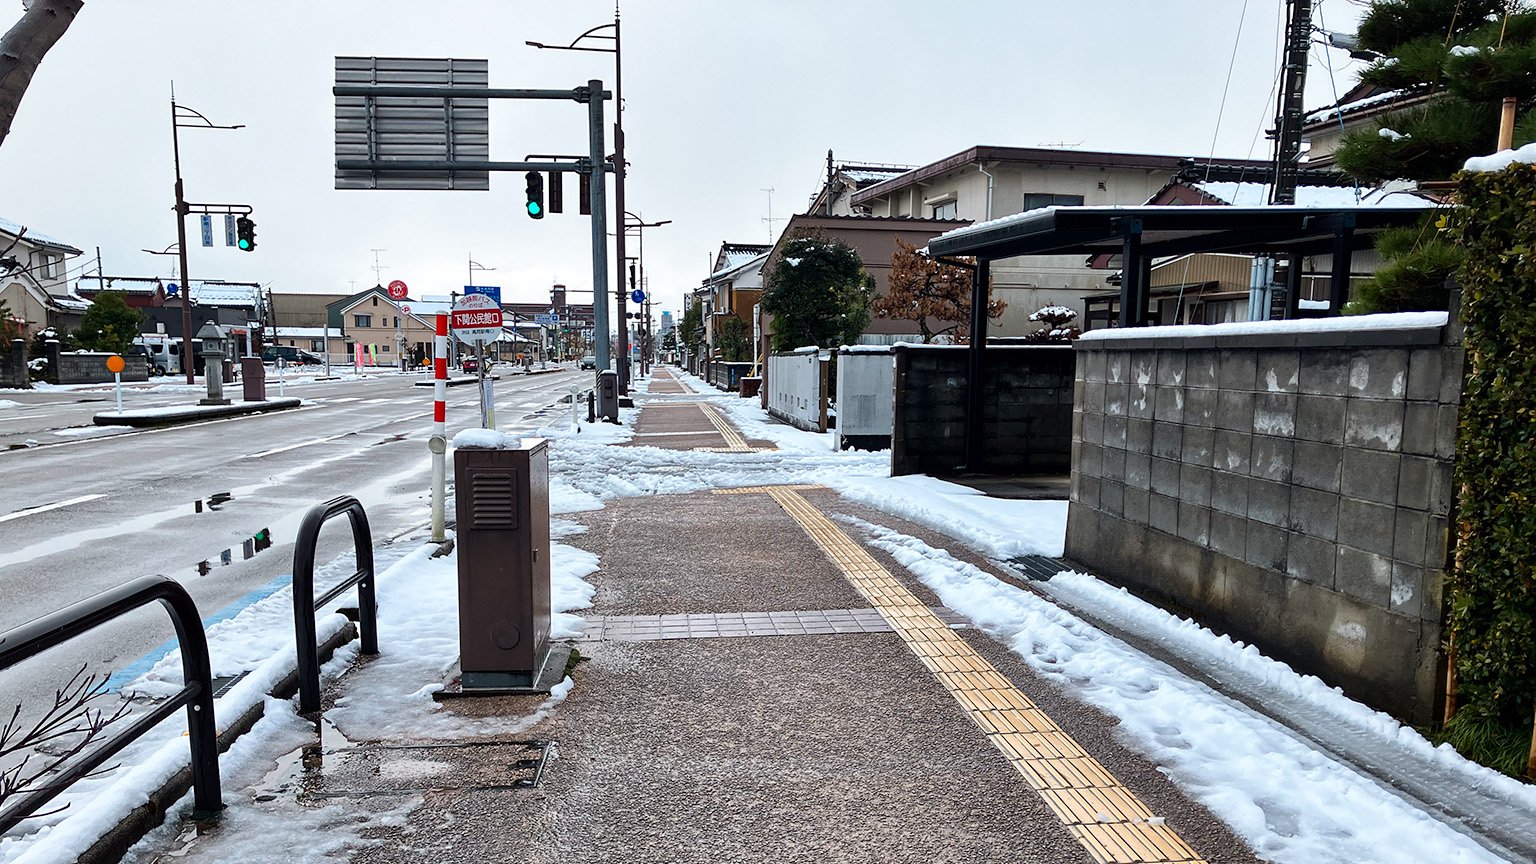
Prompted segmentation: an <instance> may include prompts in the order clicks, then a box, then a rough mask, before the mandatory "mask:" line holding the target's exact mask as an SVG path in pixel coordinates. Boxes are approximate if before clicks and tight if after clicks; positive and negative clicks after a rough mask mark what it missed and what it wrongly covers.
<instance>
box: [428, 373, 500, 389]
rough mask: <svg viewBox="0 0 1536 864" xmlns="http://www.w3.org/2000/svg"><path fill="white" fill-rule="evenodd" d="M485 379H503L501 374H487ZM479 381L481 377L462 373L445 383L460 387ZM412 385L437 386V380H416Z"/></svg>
mask: <svg viewBox="0 0 1536 864" xmlns="http://www.w3.org/2000/svg"><path fill="white" fill-rule="evenodd" d="M485 380H487V381H500V380H501V376H500V375H487V376H485ZM479 382H480V379H479V378H475V377H472V376H465V375H461V376H459V377H458V378H449V379H448V380H447V381H446V382H444V383H446V384H447V385H448V386H449V387H458V386H460V385H462V384H478V383H479ZM411 386H412V387H435V386H437V380H436V379H433V380H430V381H416V382H413V383H412V384H411Z"/></svg>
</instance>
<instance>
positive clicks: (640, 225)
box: [619, 211, 672, 375]
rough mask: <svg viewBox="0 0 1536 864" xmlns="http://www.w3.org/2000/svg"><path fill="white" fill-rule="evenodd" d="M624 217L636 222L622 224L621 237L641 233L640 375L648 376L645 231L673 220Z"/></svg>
mask: <svg viewBox="0 0 1536 864" xmlns="http://www.w3.org/2000/svg"><path fill="white" fill-rule="evenodd" d="M624 217H625V218H626V219H631V218H632V219H634V220H635V221H634V222H624V223H622V224H623V225H624V230H622V231H620V232H619V237H623V236H624V235H625V234H627V233H629V230H630V229H631V228H633V229H635V231H637V232H639V234H640V257H639V262H640V281H639V286H640V290H642V291H644V292H645V303H644V304H643V306H644V309H645V315H646V318H645V324H644V325H643V326H642V327H641V336H640V374H641V375H644V374H646V373H647V372H649V371H650V364H649V363H647V362H646V360H645V357H646V351H647V346H646V344H645V343H646V338H645V337H646V336H647V335H648V334H649V333H650V329H651V325H650V314H651V292H650V289H648V288H647V287H646V282H645V229H647V228H659V227H661V226H662V225H671V224H672V220H671V219H662V220H660V221H657V222H647V221H645V218H644V217H642V216H639V215H636V214H634V213H630V212H628V211H625V212H624ZM621 320H622V319H621ZM624 326H625V328H626V331H627V329H628V326H629V325H628V322H627V321H626V323H625V325H624Z"/></svg>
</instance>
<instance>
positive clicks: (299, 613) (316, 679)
mask: <svg viewBox="0 0 1536 864" xmlns="http://www.w3.org/2000/svg"><path fill="white" fill-rule="evenodd" d="M343 513H345V514H346V515H347V520H348V521H349V522H351V523H352V543H353V547H354V548H355V549H356V550H357V572H356V573H353V574H352V575H351V576H350V577H348V578H347V579H345V580H343V581H342V582H340V583H339V584H337V585H336V586H335V587H333V588H331V590H329V591H327V592H325V593H324V594H322V595H320V596H319V597H316V596H315V542H316V541H317V540H319V538H320V527H321V526H322V525H324V524H325V523H326V521H327V520H329V519H331V518H332V517H335V516H340V515H341V514H343ZM353 585H356V586H357V626H358V631H359V634H360V636H361V638H362V645H361V648H362V652H363V653H364V654H377V653H379V633H378V605H377V602H376V601H375V599H374V585H373V534H372V532H371V531H370V530H369V528H368V514H367V513H364V512H363V505H362V504H361V503H359V502H358V500H357V499H356V498H353V497H352V496H350V495H342V496H341V497H339V498H332V499H331V500H329V501H326V502H325V503H323V504H316V505H315V506H313V507H311V508H309V512H308V513H305V514H304V521H303V523H302V524H300V525H299V536H298V539H297V540H295V541H294V544H293V632H294V637H295V640H296V641H297V643H298V650H299V713H300V714H309V713H312V712H315V711H318V710H320V648H319V646H318V645H317V644H316V643H317V637H316V634H315V608H316V607H319V606H324V605H325V604H326V603H329V602H330V601H332V600H334V599H336V598H337V597H339V596H341V593H342V592H343V591H346V590H347V589H348V588H351V587H352V586H353Z"/></svg>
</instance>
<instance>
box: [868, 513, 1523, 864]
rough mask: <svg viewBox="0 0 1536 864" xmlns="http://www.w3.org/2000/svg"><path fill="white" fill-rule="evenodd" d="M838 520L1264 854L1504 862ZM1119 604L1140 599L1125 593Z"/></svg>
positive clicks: (1084, 637)
mask: <svg viewBox="0 0 1536 864" xmlns="http://www.w3.org/2000/svg"><path fill="white" fill-rule="evenodd" d="M843 521H845V522H847V523H849V524H851V525H854V526H855V527H857V528H859V529H861V530H862V531H863V532H865V533H866V534H867V535H868V538H869V541H868V542H869V543H870V545H872V546H874V547H876V548H879V549H882V550H884V551H886V552H888V553H890V554H891V556H892V557H894V558H895V559H896V560H897V562H899V563H900V564H901V565H902V566H903V567H906V568H907V569H908V570H910V571H911V572H912V573H913V575H915V576H916V577H917V578H918V579H920V580H921V581H922V582H923V584H925V585H927V586H928V587H929V588H931V589H933V591H934V593H936V594H937V595H938V596H939V599H940V600H941V601H942V602H943V603H944V604H945V605H946V606H948V607H950V608H951V609H954V610H955V611H957V612H959V613H960V614H962V615H964V616H966V617H967V618H969V619H971V620H972V621H974V622H976V623H977V624H978V625H980V626H981V627H982V628H983V629H984V630H985V631H986V632H988V633H989V634H990V635H992V636H993V637H994V638H997V639H1000V640H1002V641H1003V642H1004V643H1006V644H1007V645H1008V646H1009V647H1010V648H1011V649H1012V650H1013V651H1014V653H1016V654H1018V655H1019V656H1020V657H1022V658H1023V659H1024V660H1025V662H1027V663H1029V665H1030V666H1031V668H1033V669H1034V670H1035V671H1036V672H1037V673H1039V674H1040V675H1041V676H1042V677H1044V678H1045V679H1047V680H1050V681H1053V682H1055V683H1056V684H1058V685H1059V686H1061V687H1062V688H1063V689H1064V690H1066V691H1068V692H1070V693H1073V694H1074V695H1076V696H1077V697H1078V698H1081V699H1082V700H1083V701H1085V702H1087V703H1088V704H1090V705H1093V706H1095V707H1097V708H1099V709H1100V710H1102V711H1104V712H1105V713H1106V714H1108V715H1109V716H1111V717H1115V718H1117V719H1118V721H1119V725H1118V726H1116V729H1115V734H1116V737H1117V738H1118V739H1119V740H1120V742H1121V743H1122V744H1124V745H1126V746H1127V747H1130V748H1131V749H1133V750H1135V751H1137V752H1140V753H1142V754H1143V755H1145V756H1146V757H1147V758H1148V759H1150V760H1151V761H1152V762H1154V763H1155V764H1157V765H1158V766H1160V770H1162V771H1163V772H1164V773H1166V774H1167V775H1168V776H1169V778H1170V779H1172V780H1173V782H1174V783H1175V784H1176V785H1177V786H1178V787H1179V788H1180V789H1181V790H1183V791H1184V792H1185V794H1187V795H1189V796H1190V797H1191V798H1193V799H1194V800H1196V801H1198V802H1200V803H1201V804H1203V805H1205V806H1206V807H1208V808H1210V810H1211V811H1212V812H1213V813H1215V814H1216V815H1217V816H1218V817H1219V818H1221V819H1222V821H1224V822H1226V823H1227V824H1228V825H1229V826H1231V827H1232V829H1233V830H1234V831H1235V832H1236V833H1237V834H1238V835H1239V836H1241V837H1242V838H1243V839H1245V840H1247V841H1248V843H1250V844H1251V845H1252V846H1253V848H1254V849H1255V851H1257V852H1258V853H1259V855H1260V856H1261V857H1263V858H1265V859H1266V860H1270V861H1276V862H1282V864H1323V862H1340V864H1345V862H1349V864H1356V862H1368V861H1382V862H1396V861H1408V860H1412V861H1436V862H1483V861H1497V860H1499V859H1498V858H1497V857H1496V856H1493V855H1492V854H1491V853H1489V852H1488V851H1487V850H1485V849H1483V847H1481V846H1479V845H1478V844H1477V843H1475V842H1474V841H1472V840H1471V839H1470V838H1468V837H1466V836H1464V835H1462V834H1460V833H1458V832H1456V831H1455V830H1453V829H1451V828H1450V827H1449V826H1447V825H1444V824H1442V823H1441V822H1439V821H1437V820H1435V819H1434V818H1433V817H1431V816H1429V815H1427V814H1425V813H1423V812H1421V811H1420V810H1418V809H1416V808H1415V807H1414V806H1413V805H1411V804H1409V803H1407V802H1406V801H1404V800H1403V799H1402V798H1400V797H1398V796H1397V795H1396V794H1394V793H1393V792H1391V791H1389V790H1387V789H1384V788H1382V787H1381V786H1379V785H1378V784H1377V783H1376V782H1375V781H1373V780H1371V779H1369V778H1367V777H1365V776H1362V775H1361V774H1359V773H1358V772H1356V771H1354V770H1353V769H1351V768H1349V767H1348V766H1345V765H1342V764H1340V763H1339V762H1337V761H1335V760H1334V759H1332V758H1330V757H1329V756H1327V755H1326V754H1324V753H1321V752H1319V751H1317V750H1316V749H1314V748H1313V747H1311V746H1310V745H1308V744H1307V743H1305V742H1303V741H1301V740H1299V739H1298V738H1296V737H1295V736H1293V735H1292V734H1290V733H1289V732H1287V731H1286V730H1285V729H1284V728H1283V727H1281V726H1279V724H1277V723H1275V722H1273V721H1271V720H1269V719H1268V718H1266V717H1263V716H1261V715H1259V714H1257V713H1255V712H1253V711H1251V710H1249V709H1248V708H1246V707H1245V706H1243V705H1241V704H1239V703H1237V702H1234V701H1232V700H1231V699H1229V698H1227V697H1225V696H1223V695H1221V694H1220V693H1217V692H1215V691H1213V690H1211V689H1210V688H1209V687H1207V686H1206V685H1204V684H1201V683H1199V682H1196V681H1194V680H1192V679H1190V678H1188V677H1186V676H1185V675H1183V674H1182V673H1180V672H1179V671H1177V670H1175V669H1173V668H1171V667H1169V666H1167V665H1166V664H1164V663H1162V662H1160V661H1157V660H1154V659H1152V658H1150V657H1147V656H1146V655H1145V654H1142V653H1141V652H1139V651H1137V650H1135V649H1134V648H1131V647H1129V646H1127V645H1125V644H1124V643H1123V642H1121V641H1119V640H1118V639H1115V638H1113V637H1111V636H1108V635H1106V634H1105V633H1103V632H1102V631H1100V630H1098V629H1096V628H1095V627H1093V626H1092V625H1090V624H1087V623H1086V622H1084V621H1082V620H1081V619H1079V618H1078V617H1076V616H1075V615H1072V614H1071V613H1069V612H1067V611H1065V610H1063V609H1062V608H1061V607H1059V606H1056V605H1054V604H1052V603H1051V602H1050V601H1048V600H1045V599H1043V598H1041V597H1038V596H1036V595H1035V594H1032V593H1030V592H1028V591H1025V590H1023V589H1021V588H1017V587H1014V586H1012V585H1009V584H1007V583H1005V582H1002V581H1001V580H999V579H997V578H995V577H993V576H992V575H990V574H988V573H986V572H984V571H982V570H981V569H979V568H977V567H975V566H974V565H972V564H969V563H967V562H964V561H960V560H958V559H956V558H954V557H953V556H951V555H950V554H949V553H948V552H947V551H945V550H943V549H935V548H933V547H931V546H929V545H928V544H926V543H924V542H923V541H921V540H919V539H917V538H915V537H910V536H907V535H904V534H900V533H898V532H896V531H892V530H890V529H888V528H884V527H881V526H878V525H873V524H871V523H868V522H864V521H862V520H857V519H851V518H844V519H843ZM1057 578H1058V579H1060V578H1063V577H1057ZM1089 578H1090V577H1084V576H1075V577H1066V579H1067V583H1068V584H1069V585H1070V586H1072V587H1075V588H1076V589H1078V590H1079V591H1080V592H1082V591H1084V590H1092V595H1093V598H1092V599H1094V600H1100V601H1103V600H1106V599H1107V598H1106V597H1105V591H1103V590H1096V589H1085V588H1084V586H1083V584H1082V581H1083V580H1086V579H1089ZM1053 581H1054V580H1053ZM1109 590H1112V589H1109ZM1119 602H1120V603H1122V604H1125V603H1139V602H1140V601H1137V600H1135V599H1134V598H1130V597H1129V595H1125V596H1124V597H1122V598H1120V599H1119ZM1164 614H1165V615H1166V613H1164ZM1193 627H1194V625H1192V624H1188V623H1181V622H1178V621H1177V619H1174V618H1172V616H1166V618H1165V619H1164V621H1163V622H1162V623H1161V625H1160V626H1156V627H1154V628H1153V631H1152V634H1151V635H1152V638H1157V636H1159V635H1164V634H1169V635H1173V636H1179V635H1181V634H1180V633H1179V631H1181V630H1187V629H1189V628H1193ZM1182 635H1186V636H1187V634H1182ZM1216 640H1217V637H1215V636H1213V635H1212V636H1211V637H1210V640H1207V644H1206V645H1205V647H1206V649H1208V650H1225V651H1228V652H1237V653H1242V652H1245V651H1247V652H1251V653H1252V655H1253V656H1254V657H1255V659H1256V661H1260V660H1262V658H1258V657H1257V652H1252V649H1244V648H1243V647H1242V646H1240V645H1236V644H1232V643H1228V645H1227V646H1226V647H1225V648H1224V649H1223V648H1221V647H1220V646H1218V645H1217V644H1215V643H1216ZM1262 662H1264V663H1266V664H1271V665H1270V668H1269V669H1268V674H1271V675H1278V676H1292V677H1295V678H1297V679H1300V677H1301V676H1297V675H1296V673H1294V672H1292V671H1291V670H1290V669H1289V668H1287V667H1285V666H1284V665H1283V664H1279V663H1275V662H1274V661H1267V660H1262ZM1298 686H1303V687H1305V686H1307V685H1306V684H1305V682H1299V683H1298ZM1322 690H1326V688H1322ZM1330 692H1331V691H1330ZM1317 695H1318V696H1319V698H1328V697H1327V695H1326V694H1325V693H1318V694H1317ZM1332 698H1333V699H1334V700H1336V701H1338V702H1339V703H1340V704H1343V703H1346V702H1348V701H1349V700H1347V699H1345V698H1344V697H1343V696H1342V695H1339V694H1336V693H1334V694H1333V697H1332ZM1357 707H1358V706H1357ZM1360 710H1364V709H1360ZM1457 758H1459V757H1457Z"/></svg>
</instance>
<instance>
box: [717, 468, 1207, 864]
mask: <svg viewBox="0 0 1536 864" xmlns="http://www.w3.org/2000/svg"><path fill="white" fill-rule="evenodd" d="M803 488H804V487H795V488H790V487H783V486H778V487H775V486H765V487H757V489H734V490H729V491H731V492H734V493H736V494H744V493H748V492H752V491H759V490H760V491H762V492H766V493H767V494H769V495H771V496H772V497H773V499H774V500H775V501H777V502H778V503H779V505H780V506H781V507H783V508H784V510H785V511H786V512H788V513H789V515H790V516H791V517H793V518H794V519H795V521H796V522H798V523H799V524H800V527H801V528H803V529H804V530H805V532H806V533H807V534H809V535H810V536H811V538H812V539H813V540H815V541H816V544H817V545H818V546H820V547H821V549H822V551H823V552H824V553H826V555H827V557H828V558H830V559H831V560H832V561H833V562H834V563H836V564H837V565H838V566H839V567H840V568H841V569H842V570H843V573H844V576H845V577H846V578H847V579H848V581H849V582H850V583H852V584H853V586H854V588H855V589H857V590H858V591H859V592H860V593H861V594H863V595H864V597H865V598H866V599H868V600H869V601H870V602H871V603H873V604H874V606H875V609H876V610H877V611H879V613H880V614H881V616H883V617H884V618H885V620H886V622H887V623H888V624H889V625H890V627H891V629H892V630H895V631H896V632H897V633H898V634H899V635H900V636H901V638H902V639H903V641H905V642H906V644H907V647H908V648H910V649H911V650H912V653H913V654H915V655H916V656H917V658H918V659H919V660H920V661H922V663H923V665H924V666H926V667H927V668H928V669H929V671H931V672H932V673H933V675H934V678H936V679H937V680H938V681H939V682H940V683H941V684H943V685H944V687H945V689H947V690H948V691H949V693H950V695H951V696H953V697H954V698H955V701H956V702H958V703H960V705H961V707H963V708H965V710H966V712H967V713H968V714H969V715H970V717H971V719H972V720H973V721H975V723H976V725H977V726H978V727H980V728H981V730H982V731H983V732H984V733H986V736H987V740H988V741H989V742H991V743H992V745H993V746H994V747H996V748H997V749H998V751H999V752H1001V753H1002V754H1003V756H1004V758H1006V759H1007V760H1008V762H1009V763H1010V764H1011V765H1013V766H1014V769H1015V770H1017V771H1018V772H1019V774H1020V776H1022V777H1023V778H1024V780H1025V781H1026V782H1027V783H1029V785H1030V786H1031V787H1032V788H1033V789H1034V790H1035V791H1036V792H1037V793H1039V794H1040V797H1041V798H1042V799H1043V800H1044V801H1045V803H1046V805H1047V806H1048V807H1049V808H1050V809H1051V812H1052V813H1054V814H1055V815H1056V817H1057V818H1058V819H1060V820H1061V822H1062V824H1063V825H1065V826H1066V828H1067V830H1068V831H1070V832H1071V833H1072V836H1073V837H1075V838H1077V840H1078V842H1079V843H1081V844H1082V845H1083V848H1084V849H1086V850H1088V852H1089V854H1090V855H1092V856H1093V858H1094V860H1095V861H1098V862H1101V864H1197V862H1203V859H1202V858H1201V857H1200V856H1199V854H1198V853H1196V852H1195V851H1194V849H1193V848H1191V847H1190V846H1189V844H1188V843H1186V842H1185V841H1184V839H1183V838H1181V837H1180V836H1179V835H1178V834H1177V833H1175V832H1174V831H1173V829H1171V828H1169V827H1168V826H1167V825H1165V824H1163V821H1162V819H1160V818H1159V817H1156V816H1154V815H1152V812H1151V810H1149V809H1148V808H1147V806H1146V805H1145V804H1143V803H1142V801H1141V799H1139V798H1137V797H1136V795H1135V793H1133V792H1131V790H1129V789H1127V788H1126V787H1125V786H1124V784H1122V783H1121V782H1120V781H1119V780H1117V779H1115V777H1114V775H1112V774H1111V773H1110V772H1109V771H1108V770H1107V769H1105V767H1104V766H1103V765H1102V764H1100V763H1099V761H1098V760H1096V759H1094V758H1093V757H1092V756H1090V755H1089V754H1088V753H1087V752H1086V751H1085V750H1083V748H1082V746H1081V745H1079V744H1078V743H1077V741H1076V740H1075V739H1074V738H1072V736H1071V735H1068V734H1067V733H1066V732H1065V731H1064V730H1062V729H1061V727H1059V726H1058V725H1056V723H1055V721H1053V720H1052V719H1051V718H1050V717H1049V716H1048V715H1047V714H1046V713H1045V712H1044V711H1041V710H1040V708H1039V707H1038V706H1036V705H1035V704H1034V702H1032V701H1031V700H1030V699H1029V697H1028V696H1025V695H1024V693H1023V692H1021V691H1020V690H1019V689H1018V688H1017V687H1015V686H1014V685H1013V683H1012V682H1011V681H1009V680H1008V679H1007V678H1005V677H1003V676H1002V675H1001V674H999V673H998V671H997V670H996V669H995V668H993V667H992V664H991V663H990V662H989V661H988V660H987V659H986V658H985V657H982V656H981V655H980V654H978V653H977V652H976V650H975V649H974V648H972V647H971V645H970V643H968V642H966V641H965V640H964V639H963V638H961V637H960V636H959V635H958V634H956V633H955V632H954V630H953V629H952V628H951V627H950V626H949V625H948V624H947V623H946V622H945V621H943V620H942V619H940V618H939V617H938V616H937V615H935V614H934V612H933V611H932V610H930V609H929V608H928V607H927V606H925V605H924V604H923V603H922V602H921V601H919V600H918V599H917V597H916V596H915V595H914V594H913V593H912V592H911V591H909V590H907V588H906V586H905V585H903V584H902V583H901V582H900V581H899V580H897V579H896V578H895V577H893V576H891V574H890V573H888V572H886V570H885V568H884V567H882V566H881V565H880V563H879V562H878V561H876V560H875V559H874V558H873V557H872V556H871V555H870V554H869V553H868V552H866V551H865V550H864V548H863V547H861V546H860V545H859V544H857V543H855V542H854V541H853V540H852V539H850V538H849V537H848V535H846V534H844V533H843V532H842V530H841V529H839V528H838V527H837V526H836V525H834V524H833V523H832V521H831V520H830V519H828V518H827V517H826V516H824V515H823V514H822V513H821V512H820V511H819V510H817V509H816V508H815V506H813V505H812V504H811V503H810V502H809V501H807V500H805V498H803V497H801V496H800V495H799V494H798V491H796V490H797V489H803ZM722 491H724V490H722Z"/></svg>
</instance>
